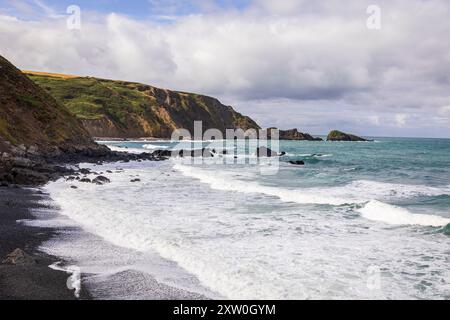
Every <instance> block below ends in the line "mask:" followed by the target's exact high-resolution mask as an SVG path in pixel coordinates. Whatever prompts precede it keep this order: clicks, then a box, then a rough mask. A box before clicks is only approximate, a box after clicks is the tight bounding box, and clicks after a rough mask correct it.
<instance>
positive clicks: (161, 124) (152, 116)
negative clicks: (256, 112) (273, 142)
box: [28, 73, 260, 138]
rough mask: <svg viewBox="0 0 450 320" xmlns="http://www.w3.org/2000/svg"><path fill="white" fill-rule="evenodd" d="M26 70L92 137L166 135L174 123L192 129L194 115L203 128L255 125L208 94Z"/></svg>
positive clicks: (248, 127) (256, 127)
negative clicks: (74, 116)
mask: <svg viewBox="0 0 450 320" xmlns="http://www.w3.org/2000/svg"><path fill="white" fill-rule="evenodd" d="M28 75H29V77H30V78H31V79H32V80H34V81H35V82H36V83H37V84H38V85H40V86H41V87H43V88H44V89H45V90H47V92H48V93H50V94H51V95H53V96H54V97H55V98H56V100H58V101H59V102H61V103H62V104H64V105H65V106H66V107H67V108H68V110H69V111H71V112H72V113H73V114H75V115H76V116H77V117H78V118H79V119H81V121H82V123H83V125H84V127H85V128H86V129H87V130H88V131H89V133H90V134H91V135H92V136H94V137H97V138H140V137H157V138H170V137H171V135H172V133H173V131H174V130H175V129H180V128H183V129H187V130H189V131H190V132H191V133H193V131H194V122H195V121H202V122H203V129H204V131H206V130H208V129H212V128H214V129H219V130H220V131H221V132H223V133H225V130H226V129H236V128H241V129H244V130H248V129H259V128H260V127H259V126H258V124H257V123H256V122H255V121H253V120H252V119H250V118H249V117H246V116H243V115H242V114H240V113H238V112H236V111H235V110H234V109H233V108H232V107H230V106H225V105H223V104H222V103H220V101H219V100H217V99H215V98H212V97H207V96H203V95H198V94H193V93H184V92H176V91H171V90H165V89H159V88H156V87H152V86H148V85H143V84H139V83H131V82H123V81H112V80H103V79H96V78H81V77H80V78H74V77H65V76H64V75H61V76H58V75H54V74H53V75H45V74H34V73H28Z"/></svg>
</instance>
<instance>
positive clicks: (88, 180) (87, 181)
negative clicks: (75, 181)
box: [80, 178, 92, 183]
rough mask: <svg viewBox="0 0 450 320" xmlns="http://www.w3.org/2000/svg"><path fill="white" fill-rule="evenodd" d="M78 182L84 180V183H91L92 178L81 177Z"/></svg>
mask: <svg viewBox="0 0 450 320" xmlns="http://www.w3.org/2000/svg"><path fill="white" fill-rule="evenodd" d="M80 182H84V183H91V182H92V180H91V179H89V178H83V179H80Z"/></svg>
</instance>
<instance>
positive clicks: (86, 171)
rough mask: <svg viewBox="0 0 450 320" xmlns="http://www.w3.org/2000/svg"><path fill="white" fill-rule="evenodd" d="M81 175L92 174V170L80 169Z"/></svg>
mask: <svg viewBox="0 0 450 320" xmlns="http://www.w3.org/2000/svg"><path fill="white" fill-rule="evenodd" d="M80 173H81V174H90V173H91V170H89V169H80Z"/></svg>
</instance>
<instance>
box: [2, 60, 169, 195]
mask: <svg viewBox="0 0 450 320" xmlns="http://www.w3.org/2000/svg"><path fill="white" fill-rule="evenodd" d="M165 159H166V158H164V157H161V156H157V155H152V154H149V153H143V154H139V155H136V154H127V153H121V152H112V151H111V150H109V149H108V148H107V147H105V146H101V145H98V144H97V143H95V142H94V140H93V139H92V137H91V136H90V134H89V133H88V132H87V131H86V129H85V128H84V127H83V125H82V124H81V122H80V121H79V120H78V119H77V118H76V117H75V116H74V115H73V114H71V113H70V112H69V111H68V110H67V109H66V108H65V107H64V106H62V105H61V104H60V103H58V102H57V101H56V100H55V99H54V98H53V97H52V96H51V95H49V94H48V93H47V92H46V91H45V90H43V89H42V88H41V87H39V86H38V85H36V84H35V83H34V82H33V81H31V80H30V79H29V78H28V77H27V76H25V75H24V74H23V73H22V72H21V71H20V70H18V69H17V68H15V67H14V66H13V65H12V64H11V63H10V62H8V61H7V60H6V59H4V58H3V57H1V56H0V185H2V186H9V185H27V186H36V185H42V184H45V183H47V182H48V181H50V180H55V179H58V178H59V177H61V176H64V175H70V174H72V173H73V171H74V170H72V169H68V168H66V167H65V166H63V165H61V164H67V163H70V164H75V163H79V162H91V163H92V162H94V163H99V162H114V161H132V160H134V161H142V160H152V161H159V160H165Z"/></svg>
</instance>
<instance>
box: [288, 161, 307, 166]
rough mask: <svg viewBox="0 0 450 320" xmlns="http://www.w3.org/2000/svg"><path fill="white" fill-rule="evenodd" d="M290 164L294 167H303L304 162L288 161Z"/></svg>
mask: <svg viewBox="0 0 450 320" xmlns="http://www.w3.org/2000/svg"><path fill="white" fill-rule="evenodd" d="M289 163H290V164H293V165H296V166H304V165H305V161H301V160H299V161H289Z"/></svg>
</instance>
